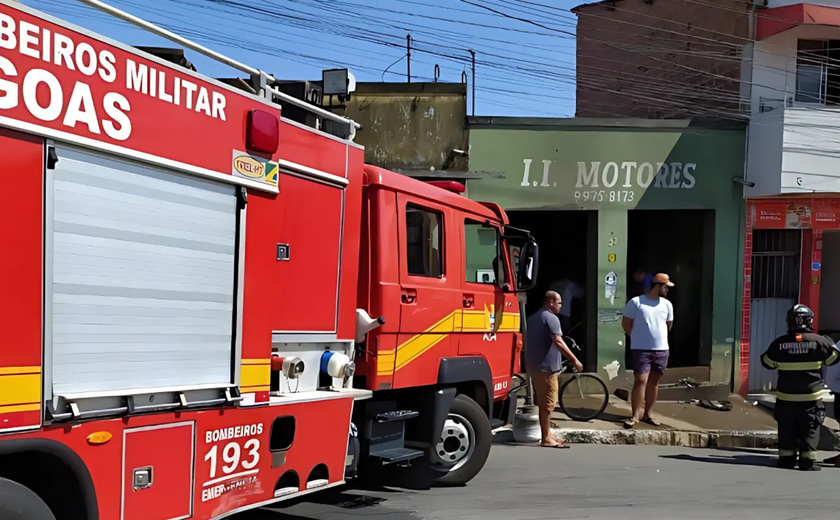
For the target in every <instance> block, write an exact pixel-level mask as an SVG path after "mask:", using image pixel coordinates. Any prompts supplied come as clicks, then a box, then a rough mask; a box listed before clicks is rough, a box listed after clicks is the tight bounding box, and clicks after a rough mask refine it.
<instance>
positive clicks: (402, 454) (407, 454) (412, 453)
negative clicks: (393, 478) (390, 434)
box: [370, 448, 423, 466]
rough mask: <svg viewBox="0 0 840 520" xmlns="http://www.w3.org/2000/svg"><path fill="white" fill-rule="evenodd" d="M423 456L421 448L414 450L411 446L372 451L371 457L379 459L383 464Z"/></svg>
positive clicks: (406, 460)
mask: <svg viewBox="0 0 840 520" xmlns="http://www.w3.org/2000/svg"><path fill="white" fill-rule="evenodd" d="M422 456H423V452H422V451H420V450H412V449H410V448H391V449H389V450H382V451H378V452H376V453H371V454H370V457H371V458H373V459H379V461H380V462H381V463H382V465H383V466H384V465H388V464H396V463H398V462H408V461H409V460H414V459H417V458H420V457H422Z"/></svg>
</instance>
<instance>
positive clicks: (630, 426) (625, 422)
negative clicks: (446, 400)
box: [624, 420, 636, 430]
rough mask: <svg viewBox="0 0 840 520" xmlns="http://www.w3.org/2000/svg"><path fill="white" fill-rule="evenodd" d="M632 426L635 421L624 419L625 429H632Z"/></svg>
mask: <svg viewBox="0 0 840 520" xmlns="http://www.w3.org/2000/svg"><path fill="white" fill-rule="evenodd" d="M634 426H636V423H635V422H630V421H629V420H628V421H624V428H625V429H627V430H632V429H633V427H634Z"/></svg>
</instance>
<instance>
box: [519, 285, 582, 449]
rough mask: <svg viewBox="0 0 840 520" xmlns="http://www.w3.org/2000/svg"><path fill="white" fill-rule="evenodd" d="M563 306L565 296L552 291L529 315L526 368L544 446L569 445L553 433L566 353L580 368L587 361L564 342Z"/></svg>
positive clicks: (547, 293)
mask: <svg viewBox="0 0 840 520" xmlns="http://www.w3.org/2000/svg"><path fill="white" fill-rule="evenodd" d="M562 306H563V299H562V297H561V296H560V295H559V294H558V293H556V292H554V291H548V292H546V293H545V297H544V298H543V306H542V308H541V309H540V310H539V311H537V312H536V313H534V314H532V315H531V316H529V317H528V338H527V340H528V343H527V346H526V348H525V370H526V371H527V372H528V377H530V378H531V382H532V383H533V385H534V393H535V394H536V401H537V407H538V408H539V416H540V431H541V434H542V435H541V442H540V445H541V446H546V447H551V448H567V447H568V445H566V444H565V443H563V442H562V441H560V440H558V439H556V438H554V436H553V435H552V434H551V412H553V411H554V407H555V406H556V405H557V384H558V382H557V374H558V373H559V372H560V370H561V369H562V368H563V364H562V358H561V353H562V355H565V356H566V357H567V358H568V359H569V360H571V361H572V363H574V365H575V368H576V369H577V370H578V371H582V370H583V365H581V363H580V361H578V359H577V358H576V357H575V355H574V354H573V353H572V351H571V349H569V347H568V346H566V343H564V342H563V335H562V332H561V329H560V320H559V319H558V318H557V313H558V312H560V309H561V307H562Z"/></svg>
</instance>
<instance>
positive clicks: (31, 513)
mask: <svg viewBox="0 0 840 520" xmlns="http://www.w3.org/2000/svg"><path fill="white" fill-rule="evenodd" d="M0 518H2V519H3V520H55V515H53V513H52V511H50V508H49V507H47V504H45V503H44V501H43V500H41V498H40V497H39V496H38V495H36V494H35V493H34V492H32V490H30V489H29V488H28V487H26V486H21V485H20V484H18V483H17V482H14V481H12V480H6V479H4V478H0Z"/></svg>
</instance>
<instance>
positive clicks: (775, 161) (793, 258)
mask: <svg viewBox="0 0 840 520" xmlns="http://www.w3.org/2000/svg"><path fill="white" fill-rule="evenodd" d="M755 39H756V41H755V43H754V44H753V45H751V46H749V48H748V49H747V50H746V51H745V53H744V68H745V69H746V70H748V71H749V75H750V84H751V89H750V124H749V134H748V135H749V137H748V147H747V164H746V181H747V183H748V185H747V186H746V188H745V195H746V197H747V221H746V248H745V252H744V254H745V258H744V260H745V272H744V276H745V278H744V279H745V284H744V289H743V298H742V301H743V309H742V314H743V315H742V321H743V326H742V338H741V341H742V356H741V370H740V371H741V374H742V377H741V380H742V385H741V388H740V390H741V392H742V393H744V394H747V393H750V394H754V395H761V394H767V393H769V392H771V391H772V390H774V389H775V375H774V374H773V373H772V372H770V371H767V370H765V369H764V368H763V367H762V366H761V364H760V362H759V357H760V356H761V354H762V353H763V351H764V350H765V349H766V348H767V345H768V344H769V342H770V341H771V340H772V339H773V338H774V337H775V336H777V335H778V334H779V333H780V332H781V331H783V330H784V329H785V323H784V315H785V313H786V311H787V310H788V309H790V308H791V306H792V305H793V304H795V303H796V302H801V303H804V304H806V305H808V306H810V307H811V308H812V309H813V310H814V312H815V314H816V326H817V328H818V330H819V332H821V333H823V334H828V335H831V336H833V337H834V339H835V340H836V339H838V337H840V305H839V304H840V296H838V295H840V292H839V291H838V290H840V60H838V58H840V2H838V1H834V2H828V1H824V2H817V3H815V4H802V3H792V2H789V1H785V0H769V1H768V2H767V7H766V8H764V9H760V10H759V11H758V12H757V17H756V24H755Z"/></svg>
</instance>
